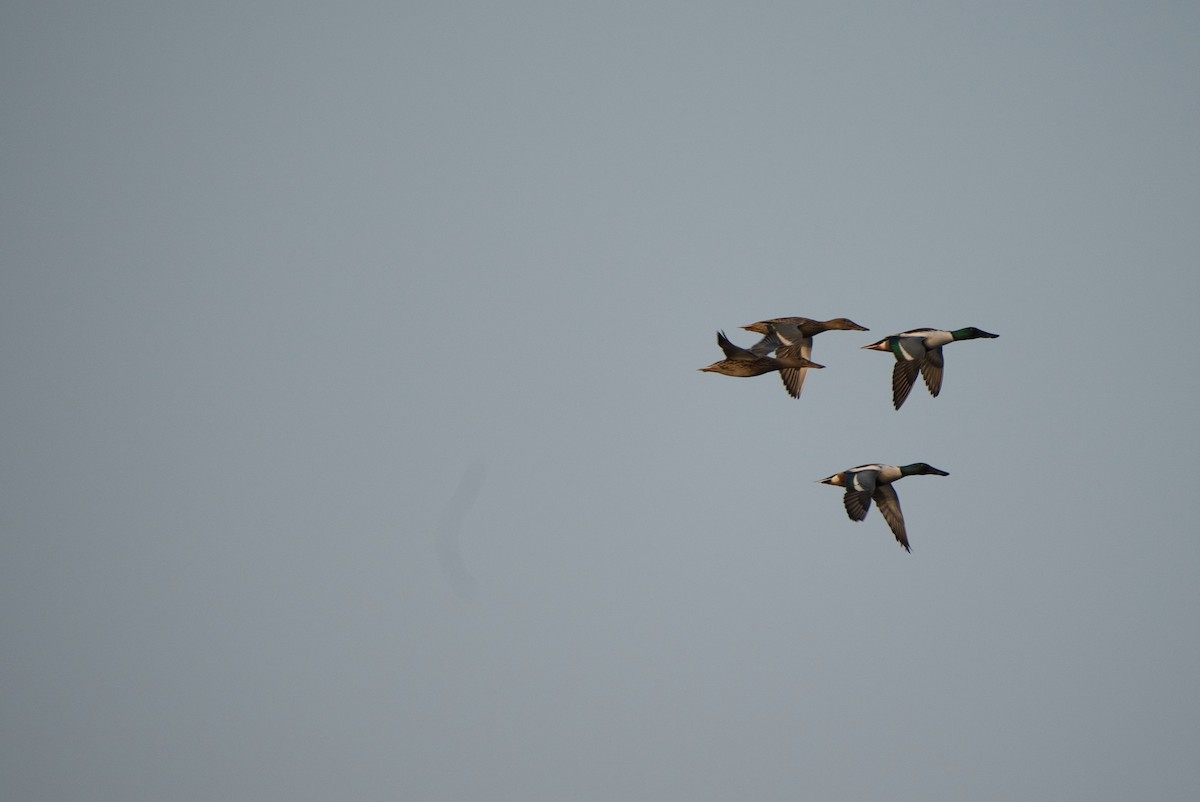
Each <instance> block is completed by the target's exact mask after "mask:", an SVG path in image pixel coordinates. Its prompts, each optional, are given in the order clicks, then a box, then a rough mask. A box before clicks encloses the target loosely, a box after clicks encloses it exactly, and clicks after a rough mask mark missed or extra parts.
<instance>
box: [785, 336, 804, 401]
mask: <svg viewBox="0 0 1200 802" xmlns="http://www.w3.org/2000/svg"><path fill="white" fill-rule="evenodd" d="M793 355H794V356H801V357H803V358H805V359H807V360H810V361H811V360H812V337H805V338H804V339H802V340H801V341H800V342H799V343H797V344H796V345H788V346H784V347H783V348H780V349H779V352H778V353H777V354H776V356H793ZM806 376H808V368H782V369H781V370H780V371H779V378H781V379H782V380H783V386H784V387H786V388H787V391H788V395H790V396H791V397H792V398H799V397H800V389H801V388H802V387H804V379H805V377H806Z"/></svg>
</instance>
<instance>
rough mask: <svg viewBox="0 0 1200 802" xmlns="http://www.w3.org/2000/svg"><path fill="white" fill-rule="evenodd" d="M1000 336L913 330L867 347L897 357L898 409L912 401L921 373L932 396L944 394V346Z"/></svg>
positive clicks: (972, 331) (977, 331)
mask: <svg viewBox="0 0 1200 802" xmlns="http://www.w3.org/2000/svg"><path fill="white" fill-rule="evenodd" d="M999 336H1000V335H999V334H989V333H988V332H986V331H984V330H983V329H977V328H975V327H974V326H968V327H967V328H965V329H952V330H949V331H947V330H944V329H913V330H912V331H904V332H901V333H899V334H893V335H892V336H890V337H884V338H883V339H882V340H880V341H879V342H876V343H871V344H870V345H864V346H863V348H865V349H867V350H870V351H885V352H887V353H890V354H892V355H893V356H895V357H896V364H895V366H894V367H893V368H892V404H893V405H894V406H895V407H896V409H900V405H901V404H903V403H904V399H906V398H908V394H909V392H910V391H911V390H912V388H913V383H914V382H915V381H916V379H917V373H918V372H919V373H920V374H921V377H922V378H923V379H925V386H926V387H927V388H928V389H929V394H930V395H932V396H933V397H934V398H937V395H938V393H940V392H941V391H942V369H943V368H944V367H945V365H946V362H945V359H944V358H943V356H942V346H944V345H949V344H950V343H953V342H958V341H959V340H975V339H979V338H980V337H986V338H989V339H995V338H996V337H999Z"/></svg>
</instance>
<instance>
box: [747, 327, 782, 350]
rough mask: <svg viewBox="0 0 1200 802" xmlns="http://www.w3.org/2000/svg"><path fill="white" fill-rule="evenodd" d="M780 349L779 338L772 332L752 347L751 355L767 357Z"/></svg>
mask: <svg viewBox="0 0 1200 802" xmlns="http://www.w3.org/2000/svg"><path fill="white" fill-rule="evenodd" d="M778 347H779V338H778V337H776V336H775V333H774V332H772V333H770V334H768V335H766V336H764V337H763V338H762V339H761V340H759V341H758V342H756V343H755V344H754V345H752V346H750V353H752V354H754V355H755V356H766V355H767V354H769V353H771V352H772V351H774V350H775V349H776V348H778Z"/></svg>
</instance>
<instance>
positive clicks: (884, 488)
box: [820, 462, 950, 553]
mask: <svg viewBox="0 0 1200 802" xmlns="http://www.w3.org/2000/svg"><path fill="white" fill-rule="evenodd" d="M921 475H933V476H949V475H950V474H949V473H947V472H946V471H943V470H940V469H938V468H935V467H933V466H932V465H930V464H928V463H926V462H914V463H913V464H912V465H901V466H899V467H897V466H895V465H882V464H879V463H875V464H872V465H859V466H858V467H857V468H850V469H849V470H845V471H842V472H841V473H835V474H834V475H833V476H828V477H826V478H824V479H821V480H820V482H821V484H825V485H833V486H834V487H844V488H846V495H845V496H844V497H843V498H842V502H843V503H844V504H845V505H846V514H847V515H849V516H850V520H852V521H861V520H862V519H863V518H866V517H867V511H868V510H870V509H871V502H872V501H874V502H875V503H876V504H877V505H878V506H879V512H880V513H882V514H883V518H884V520H885V521H887V522H888V526H889V527H891V529H892V534H893V535H895V536H896V541H897V542H898V543H899V544H900V545H901V546H903V547H904V550H905V551H907V552H910V553H911V552H912V549H911V548H910V547H909V545H908V531H907V530H906V529H905V528H904V513H902V512H901V511H900V497H899V496H897V495H896V489H895V488H894V487H892V484H893V483H894V482H897V481H899V480H900V479H903V478H904V477H905V476H921Z"/></svg>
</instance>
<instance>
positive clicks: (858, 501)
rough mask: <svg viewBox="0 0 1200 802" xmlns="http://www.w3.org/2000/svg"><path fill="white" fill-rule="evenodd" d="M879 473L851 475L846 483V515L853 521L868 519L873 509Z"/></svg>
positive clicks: (844, 502) (866, 472)
mask: <svg viewBox="0 0 1200 802" xmlns="http://www.w3.org/2000/svg"><path fill="white" fill-rule="evenodd" d="M878 477H879V471H860V472H859V473H855V474H851V475H850V476H849V477H848V478H849V481H847V482H846V495H845V496H843V497H842V503H843V504H845V505H846V514H847V515H849V516H850V520H851V521H861V520H862V519H863V518H866V517H867V511H868V510H870V509H871V495H872V494H873V493H874V492H875V480H876V479H877V478H878Z"/></svg>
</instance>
